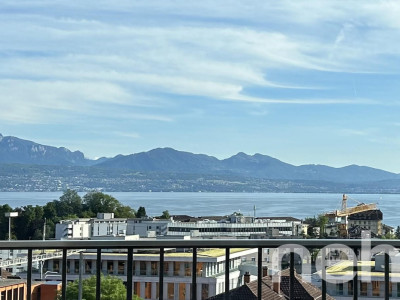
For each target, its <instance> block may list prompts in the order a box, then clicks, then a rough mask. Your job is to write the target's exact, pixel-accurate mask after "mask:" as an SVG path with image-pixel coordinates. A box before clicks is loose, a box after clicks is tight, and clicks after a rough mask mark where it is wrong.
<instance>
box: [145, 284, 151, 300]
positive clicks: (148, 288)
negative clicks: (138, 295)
mask: <svg viewBox="0 0 400 300" xmlns="http://www.w3.org/2000/svg"><path fill="white" fill-rule="evenodd" d="M144 298H145V299H151V282H145V283H144Z"/></svg>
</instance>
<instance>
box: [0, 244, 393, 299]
mask: <svg viewBox="0 0 400 300" xmlns="http://www.w3.org/2000/svg"><path fill="white" fill-rule="evenodd" d="M362 241H365V240H355V239H354V240H346V239H340V240H332V239H326V240H325V239H315V240H314V239H308V240H304V239H291V240H285V239H270V240H156V241H149V240H146V241H141V240H138V241H110V240H103V241H101V240H96V241H94V240H82V241H45V242H44V241H0V249H1V250H13V249H22V250H28V262H27V290H28V291H31V287H32V262H33V260H32V257H33V256H32V253H33V250H35V249H62V253H63V255H62V266H63V267H62V268H61V269H62V275H61V276H62V293H61V294H62V299H66V287H67V267H66V266H67V251H68V250H71V249H96V250H97V261H96V264H97V265H96V275H97V281H96V300H100V278H101V276H100V275H101V270H102V268H101V255H102V249H127V270H128V272H127V299H129V300H131V299H132V297H133V272H132V270H133V250H134V249H149V248H154V249H159V250H160V254H159V256H160V257H159V268H160V270H159V272H158V274H159V285H158V287H159V292H158V294H159V299H160V300H162V299H163V294H164V293H163V292H164V291H163V290H164V287H163V285H164V284H163V283H164V253H165V252H164V249H166V248H191V249H192V250H193V251H192V252H193V258H192V270H196V266H197V249H199V248H223V249H225V250H226V251H225V256H226V257H225V270H226V271H225V291H229V269H230V266H229V261H230V251H229V250H230V249H233V248H257V249H258V279H259V280H258V287H257V291H258V299H261V288H262V286H261V284H262V281H261V280H260V279H261V278H262V262H263V260H262V251H263V249H264V248H278V247H280V246H283V245H287V244H291V245H298V246H303V247H305V248H317V249H322V248H324V247H326V246H329V245H331V244H333V243H335V244H342V245H345V246H347V247H349V248H351V249H353V250H354V252H355V253H357V252H358V251H359V250H360V249H361V246H362ZM370 244H371V247H375V246H378V245H382V244H386V245H390V246H393V247H395V248H399V247H400V240H370ZM289 251H290V264H289V265H290V282H289V291H290V298H291V299H294V256H295V255H294V252H293V249H292V250H290V249H289ZM323 255H324V253H323ZM354 259H355V261H357V258H354ZM355 266H357V263H355ZM353 272H354V273H353V274H354V277H353V280H352V281H353V288H354V291H358V282H357V281H358V278H357V276H358V275H357V268H356V267H355V268H354V270H353ZM389 272H390V271H389V254H385V268H384V278H385V281H384V284H385V289H384V291H385V296H384V299H389V296H390V295H389V283H390V281H389ZM324 278H326V272H325V268H322V279H324ZM196 282H197V274H196V272H192V290H191V299H192V300H196V299H197V290H196ZM225 295H226V299H229V294H228V293H225ZM27 299H28V300H31V293H30V292H28V293H27ZM322 299H323V300H324V299H326V281H325V280H322ZM353 299H358V292H355V293H353Z"/></svg>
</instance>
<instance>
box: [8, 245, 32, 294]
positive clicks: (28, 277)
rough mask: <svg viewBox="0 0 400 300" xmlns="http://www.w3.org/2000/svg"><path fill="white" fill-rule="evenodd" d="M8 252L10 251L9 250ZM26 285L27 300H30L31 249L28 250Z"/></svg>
mask: <svg viewBox="0 0 400 300" xmlns="http://www.w3.org/2000/svg"><path fill="white" fill-rule="evenodd" d="M9 251H10V250H9ZM27 275H28V276H27V283H26V289H27V290H28V291H27V293H26V294H27V298H26V299H27V300H31V299H32V249H28V274H27Z"/></svg>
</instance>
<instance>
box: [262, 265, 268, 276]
mask: <svg viewBox="0 0 400 300" xmlns="http://www.w3.org/2000/svg"><path fill="white" fill-rule="evenodd" d="M265 276H268V267H267V266H263V269H262V277H265Z"/></svg>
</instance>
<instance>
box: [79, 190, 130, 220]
mask: <svg viewBox="0 0 400 300" xmlns="http://www.w3.org/2000/svg"><path fill="white" fill-rule="evenodd" d="M83 209H84V211H89V215H90V216H92V217H95V216H96V215H97V213H114V215H115V217H116V218H133V217H135V211H134V210H133V209H132V208H130V207H129V206H124V205H122V204H121V203H120V202H119V201H118V200H117V199H115V198H114V197H113V196H110V195H107V194H104V193H102V192H96V191H94V192H90V193H87V194H86V195H85V196H83Z"/></svg>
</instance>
